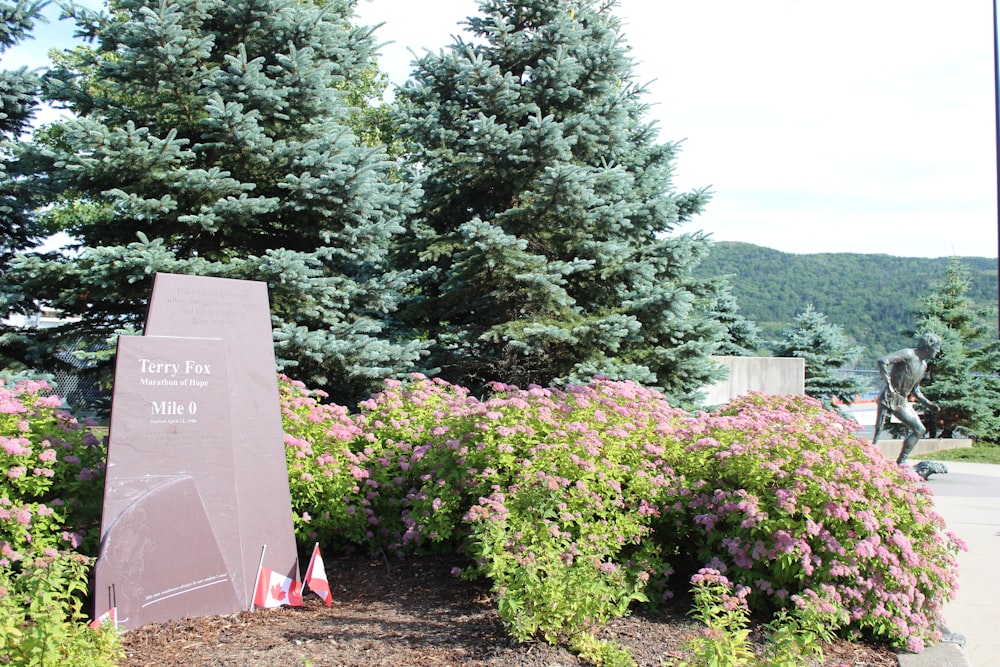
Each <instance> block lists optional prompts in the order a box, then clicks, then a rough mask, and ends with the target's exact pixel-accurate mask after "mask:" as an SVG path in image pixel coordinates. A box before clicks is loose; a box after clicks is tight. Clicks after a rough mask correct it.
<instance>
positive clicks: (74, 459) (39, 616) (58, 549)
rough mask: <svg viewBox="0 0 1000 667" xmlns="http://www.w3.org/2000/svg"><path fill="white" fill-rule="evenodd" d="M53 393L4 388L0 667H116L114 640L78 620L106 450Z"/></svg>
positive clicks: (0, 410)
mask: <svg viewBox="0 0 1000 667" xmlns="http://www.w3.org/2000/svg"><path fill="white" fill-rule="evenodd" d="M47 391H48V387H47V386H46V385H45V384H44V383H42V382H38V381H32V380H19V381H16V382H13V381H12V382H9V383H6V384H4V385H0V447H2V448H0V470H2V471H3V475H2V476H0V645H3V646H4V647H5V649H6V650H7V653H6V654H5V656H4V661H3V664H5V665H6V664H9V665H18V666H22V665H23V666H25V667H28V666H32V667H48V666H51V667H56V666H59V665H80V666H84V665H86V666H88V667H89V666H92V665H108V666H112V665H115V664H117V661H118V660H119V659H120V658H122V657H123V655H122V654H121V650H120V644H119V643H118V637H117V633H116V632H115V631H114V630H111V629H107V630H105V629H99V630H94V629H91V628H89V627H87V625H86V620H87V619H86V616H85V614H84V613H83V612H82V611H81V607H82V603H83V600H84V599H85V598H86V595H87V585H88V574H89V569H90V567H89V566H90V563H91V559H90V558H88V557H87V556H86V555H85V553H91V554H93V553H95V552H96V549H97V541H98V537H99V535H98V533H99V530H98V528H99V526H98V523H99V520H100V509H101V500H102V497H103V492H104V475H103V470H104V465H105V458H106V450H105V448H104V447H103V446H102V445H101V443H100V442H99V441H98V440H97V438H96V437H95V436H94V435H93V433H91V432H90V431H89V430H88V429H85V428H84V427H83V426H82V425H81V424H80V423H79V422H77V421H76V420H75V419H74V418H72V417H71V416H70V415H68V414H65V413H63V412H61V411H60V410H59V409H58V405H59V398H58V397H55V396H50V395H47ZM74 550H78V551H74ZM80 551H83V552H85V553H80Z"/></svg>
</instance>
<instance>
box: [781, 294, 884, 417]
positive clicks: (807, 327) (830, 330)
mask: <svg viewBox="0 0 1000 667" xmlns="http://www.w3.org/2000/svg"><path fill="white" fill-rule="evenodd" d="M772 347H773V351H774V356H776V357H801V358H802V359H805V365H806V377H805V390H806V394H808V395H809V396H812V397H813V398H815V399H818V400H819V401H820V402H822V403H823V405H825V406H826V407H827V408H832V407H833V401H834V399H838V400H840V401H841V402H843V403H849V402H851V401H853V400H854V399H855V398H856V397H857V395H858V394H860V393H861V392H863V391H864V390H865V388H866V386H867V384H868V382H867V380H866V379H865V378H863V377H861V376H859V375H854V374H850V373H845V372H844V371H848V370H853V369H854V368H855V366H856V365H857V363H858V359H860V358H861V355H862V353H863V352H864V348H862V347H861V346H859V345H852V344H851V341H850V340H849V339H848V337H847V334H845V333H844V329H843V327H841V326H840V325H839V324H833V323H831V322H828V321H827V318H826V315H824V314H823V313H821V312H820V311H818V310H816V309H815V308H813V305H812V304H809V305H807V306H806V308H805V310H803V311H802V312H801V313H799V314H798V315H796V317H795V322H794V323H793V324H792V325H791V326H789V327H788V328H786V329H785V330H784V331H782V332H781V338H780V339H779V340H777V341H775V342H774V343H772Z"/></svg>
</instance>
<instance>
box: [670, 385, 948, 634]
mask: <svg viewBox="0 0 1000 667" xmlns="http://www.w3.org/2000/svg"><path fill="white" fill-rule="evenodd" d="M855 428H856V427H855V426H854V425H853V424H852V423H851V422H848V421H846V420H844V419H842V418H841V417H840V416H838V415H837V414H836V413H834V412H830V411H827V410H824V409H823V408H822V406H821V405H820V403H819V402H818V401H816V400H814V399H811V398H808V397H805V396H799V397H777V396H764V395H760V394H757V395H750V396H747V397H742V398H739V399H736V400H735V401H733V402H732V403H730V404H729V405H728V406H726V407H725V408H724V409H723V410H722V411H720V412H719V413H717V414H713V415H705V414H703V415H698V416H692V417H690V418H689V419H688V420H687V421H686V423H684V424H680V425H678V426H677V427H676V428H675V429H674V430H673V432H672V433H671V434H670V436H669V437H670V438H676V439H678V440H679V441H680V442H683V443H685V447H684V449H685V454H684V456H682V457H680V458H678V459H676V460H674V461H672V463H673V466H674V470H675V472H676V473H677V477H676V479H675V482H674V487H673V489H672V490H671V493H670V494H669V497H668V498H666V502H665V504H664V506H663V508H662V510H663V514H662V520H661V521H659V522H658V523H657V525H656V526H655V530H656V539H657V541H658V542H659V543H660V545H661V546H662V547H663V549H664V550H665V551H667V552H669V553H676V554H678V556H680V557H683V558H685V559H686V560H688V561H689V564H690V567H695V568H696V567H711V568H715V569H717V570H719V571H721V572H724V573H725V574H726V576H727V577H728V578H729V579H730V580H731V581H732V582H733V583H734V584H735V585H741V586H746V587H747V588H748V589H749V590H750V591H751V593H750V594H749V595H750V600H751V603H752V604H753V605H754V607H755V608H757V609H763V610H767V609H774V608H787V607H790V606H791V605H794V604H795V602H794V601H795V600H796V599H802V598H809V599H811V600H813V601H822V602H823V603H825V604H829V605H834V606H836V607H838V608H841V609H843V610H845V611H846V612H847V625H848V628H849V629H852V630H855V631H860V632H861V633H862V634H863V635H865V636H868V637H871V638H875V639H880V640H885V641H888V642H890V643H891V644H893V645H896V646H902V647H906V648H908V649H910V650H914V651H920V650H922V648H923V642H924V640H926V639H934V638H936V635H937V627H938V625H939V624H940V622H941V608H942V605H943V604H944V603H945V602H946V601H947V600H949V599H951V598H952V597H953V595H954V591H955V587H956V583H957V580H956V576H957V570H956V561H955V559H954V555H955V554H956V553H957V551H958V549H959V548H961V547H962V545H961V543H960V541H959V540H958V539H957V538H955V537H954V536H953V535H951V534H949V533H946V532H945V530H944V528H945V526H944V522H943V520H942V519H941V517H940V516H939V515H938V514H937V513H936V512H935V511H934V508H933V503H932V498H931V495H930V491H929V489H928V488H927V486H926V485H925V484H924V483H923V481H922V480H921V479H920V478H919V477H917V476H916V475H915V474H913V473H912V472H910V471H909V470H908V469H906V468H901V467H899V466H897V465H896V464H895V463H892V462H890V461H887V460H886V459H885V458H884V457H883V456H882V455H881V454H880V453H879V452H878V450H877V449H876V448H874V447H873V446H872V445H871V444H870V443H869V442H867V441H866V440H862V439H861V438H859V437H857V436H856V435H855ZM678 566H680V563H679V562H678Z"/></svg>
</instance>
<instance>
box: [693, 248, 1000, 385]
mask: <svg viewBox="0 0 1000 667" xmlns="http://www.w3.org/2000/svg"><path fill="white" fill-rule="evenodd" d="M959 259H960V260H961V261H962V263H963V265H964V266H965V267H966V270H967V271H968V273H969V281H970V289H969V296H970V297H971V298H972V299H973V300H974V301H975V302H976V303H977V304H979V305H983V306H990V307H992V308H994V309H996V307H997V260H996V259H990V258H986V257H961V258H959ZM948 262H949V258H947V257H942V258H935V259H930V258H923V257H894V256H892V255H865V254H855V253H819V254H811V255H799V254H792V253H786V252H781V251H778V250H772V249H770V248H764V247H761V246H757V245H752V244H749V243H731V242H717V243H714V244H713V246H712V252H711V254H710V255H709V256H708V258H707V259H706V260H705V261H704V262H703V263H702V265H701V266H700V267H698V270H697V274H698V275H701V276H713V275H725V276H728V277H729V280H730V282H731V283H732V286H733V293H734V294H735V295H736V297H737V299H738V300H739V305H740V312H741V313H742V314H743V315H744V316H746V317H748V318H749V319H751V320H753V321H754V322H756V323H757V326H758V327H760V329H761V332H762V333H763V335H764V337H765V338H768V339H773V338H776V337H777V336H778V335H779V334H780V332H781V331H782V330H783V329H785V328H786V327H788V326H789V325H790V324H791V323H792V322H793V320H794V319H795V316H796V315H798V314H799V313H800V312H801V311H802V310H803V309H804V308H805V307H806V305H808V304H810V303H811V304H812V305H813V306H814V307H815V308H816V309H817V310H819V311H820V312H822V313H825V314H826V316H827V318H828V319H829V321H830V322H832V323H835V324H839V325H840V326H842V327H843V328H844V331H845V332H846V333H847V334H848V335H849V336H851V337H852V338H853V339H854V340H855V341H856V342H857V343H858V344H860V345H862V346H864V348H865V354H864V357H863V360H862V363H863V364H864V365H866V366H869V367H870V366H873V365H874V360H875V359H878V358H879V357H881V356H883V355H885V354H887V353H889V352H892V351H893V350H897V349H899V348H901V347H908V346H910V345H912V343H913V340H912V339H911V338H909V337H907V336H906V335H904V334H903V331H905V330H906V329H910V328H912V327H913V326H914V324H915V321H914V318H913V315H912V313H913V311H914V310H916V309H917V308H918V307H919V305H920V299H921V298H922V297H924V296H926V295H928V294H930V293H931V292H932V291H933V290H934V288H935V285H937V284H939V283H940V282H941V281H942V280H943V279H944V276H945V271H946V269H947V266H948ZM993 324H994V328H995V327H996V319H995V318H994V319H993Z"/></svg>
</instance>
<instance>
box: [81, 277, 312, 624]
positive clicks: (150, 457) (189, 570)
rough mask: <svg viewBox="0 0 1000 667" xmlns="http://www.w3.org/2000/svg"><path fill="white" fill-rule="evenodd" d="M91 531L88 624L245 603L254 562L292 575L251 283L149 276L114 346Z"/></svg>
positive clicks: (292, 553) (282, 478)
mask: <svg viewBox="0 0 1000 667" xmlns="http://www.w3.org/2000/svg"><path fill="white" fill-rule="evenodd" d="M181 507H184V508H186V509H185V510H184V511H183V513H181V512H180V508H181ZM101 537H102V546H101V554H100V556H99V557H98V562H97V566H96V568H95V602H96V604H95V612H96V613H95V616H100V615H101V614H102V613H104V612H105V611H107V610H108V609H109V608H110V607H112V606H117V618H118V621H119V624H120V625H121V626H123V627H124V628H126V629H128V628H131V627H137V626H138V625H142V624H144V623H150V622H159V621H162V620H167V619H172V618H181V617H183V616H194V615H202V614H219V613H232V612H235V611H238V610H240V609H248V608H250V606H251V605H252V603H253V595H254V585H255V582H256V573H257V570H258V568H259V567H261V565H263V566H264V567H267V568H268V569H269V570H271V571H274V572H276V573H280V574H282V575H285V576H288V577H290V578H292V579H295V580H298V578H299V576H298V560H297V554H296V548H295V538H294V529H293V525H292V513H291V498H290V496H289V491H288V472H287V466H286V463H285V450H284V433H283V430H282V426H281V413H280V407H279V405H278V386H277V374H276V370H275V362H274V348H273V342H272V338H271V326H270V309H269V307H268V301H267V288H266V285H264V284H263V283H257V282H249V281H239V280H227V279H220V278H204V277H195V276H178V275H172V274H157V276H156V279H155V282H154V287H153V295H152V298H151V300H150V307H149V313H148V316H147V322H146V330H145V335H144V336H141V337H122V338H120V339H119V344H118V358H117V364H116V371H115V389H114V396H113V402H112V415H111V430H110V445H109V451H108V472H107V481H106V483H105V504H104V516H103V522H102V536H101ZM265 545H266V547H267V548H266V552H265V553H266V560H265V561H264V562H263V563H262V562H261V553H262V551H263V548H264V546H265ZM168 566H170V567H168ZM170 572H172V573H170Z"/></svg>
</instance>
